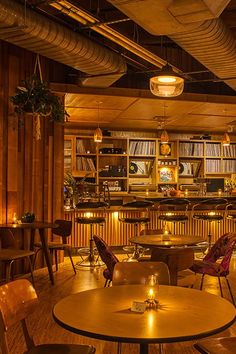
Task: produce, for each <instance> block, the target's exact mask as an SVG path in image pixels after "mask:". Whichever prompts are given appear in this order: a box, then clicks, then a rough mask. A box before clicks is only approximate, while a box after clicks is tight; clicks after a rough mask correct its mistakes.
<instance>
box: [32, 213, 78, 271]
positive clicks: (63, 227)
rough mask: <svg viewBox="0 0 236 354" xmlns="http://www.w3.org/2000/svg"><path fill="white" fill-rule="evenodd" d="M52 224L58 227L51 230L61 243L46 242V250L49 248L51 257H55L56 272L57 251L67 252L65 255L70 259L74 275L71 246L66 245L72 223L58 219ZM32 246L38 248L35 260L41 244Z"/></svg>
mask: <svg viewBox="0 0 236 354" xmlns="http://www.w3.org/2000/svg"><path fill="white" fill-rule="evenodd" d="M54 223H55V224H57V225H58V227H56V228H53V229H52V232H53V235H56V236H60V237H61V239H62V241H61V242H56V241H52V242H48V248H49V251H50V254H51V256H53V253H54V255H55V263H56V270H58V255H57V251H65V252H67V254H68V256H69V258H70V261H71V265H72V268H73V270H74V273H75V274H76V269H75V265H74V262H73V259H72V254H71V245H70V244H68V241H67V240H68V237H69V236H70V235H71V229H72V222H71V221H67V220H61V219H58V220H55V222H54ZM34 246H35V247H37V248H38V250H37V252H36V255H35V258H36V256H37V254H38V252H39V251H40V250H41V249H42V244H41V243H35V245H34Z"/></svg>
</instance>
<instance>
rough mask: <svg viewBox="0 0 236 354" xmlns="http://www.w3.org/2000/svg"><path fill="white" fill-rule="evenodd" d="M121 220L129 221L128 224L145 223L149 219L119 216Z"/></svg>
mask: <svg viewBox="0 0 236 354" xmlns="http://www.w3.org/2000/svg"><path fill="white" fill-rule="evenodd" d="M119 220H120V221H122V222H126V223H130V224H145V223H147V222H149V221H150V218H148V217H144V218H142V217H138V218H121V219H119Z"/></svg>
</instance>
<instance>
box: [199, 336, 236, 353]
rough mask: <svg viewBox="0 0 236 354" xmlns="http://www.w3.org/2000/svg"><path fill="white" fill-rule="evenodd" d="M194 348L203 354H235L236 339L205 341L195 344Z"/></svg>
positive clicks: (223, 338)
mask: <svg viewBox="0 0 236 354" xmlns="http://www.w3.org/2000/svg"><path fill="white" fill-rule="evenodd" d="M194 348H195V349H197V350H198V351H199V353H202V354H218V353H222V354H235V353H236V337H221V338H211V339H203V340H201V341H199V342H197V343H195V344H194Z"/></svg>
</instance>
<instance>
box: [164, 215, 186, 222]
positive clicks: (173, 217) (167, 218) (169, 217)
mask: <svg viewBox="0 0 236 354" xmlns="http://www.w3.org/2000/svg"><path fill="white" fill-rule="evenodd" d="M159 219H160V220H165V221H170V222H183V221H188V217H187V215H178V214H176V215H165V214H162V215H160V216H159Z"/></svg>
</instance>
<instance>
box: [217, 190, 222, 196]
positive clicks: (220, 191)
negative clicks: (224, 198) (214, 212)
mask: <svg viewBox="0 0 236 354" xmlns="http://www.w3.org/2000/svg"><path fill="white" fill-rule="evenodd" d="M221 195H222V189H218V196H219V197H221Z"/></svg>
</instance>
